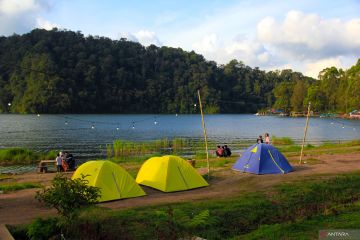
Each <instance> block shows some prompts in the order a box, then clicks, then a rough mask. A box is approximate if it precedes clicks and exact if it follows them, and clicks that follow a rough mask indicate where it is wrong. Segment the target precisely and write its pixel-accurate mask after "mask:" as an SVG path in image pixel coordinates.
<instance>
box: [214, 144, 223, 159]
mask: <svg viewBox="0 0 360 240" xmlns="http://www.w3.org/2000/svg"><path fill="white" fill-rule="evenodd" d="M216 156H217V157H223V156H224V149H223V148H222V147H220V146H217V149H216Z"/></svg>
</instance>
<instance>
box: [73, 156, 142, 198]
mask: <svg viewBox="0 0 360 240" xmlns="http://www.w3.org/2000/svg"><path fill="white" fill-rule="evenodd" d="M81 174H83V175H85V176H86V175H89V176H87V177H86V178H85V179H86V180H88V181H89V183H88V185H89V186H94V187H98V188H100V193H101V197H100V199H99V202H105V201H111V200H116V199H123V198H132V197H140V196H144V195H146V194H145V192H144V191H143V190H142V188H141V187H140V186H139V185H138V184H137V183H136V182H135V180H134V178H133V177H132V176H131V175H130V174H129V173H128V172H126V171H125V170H124V169H123V168H122V167H120V166H119V165H117V164H115V163H113V162H110V161H89V162H86V163H84V164H82V165H81V166H80V167H79V168H78V169H77V170H76V171H75V173H74V175H73V176H72V179H76V178H81Z"/></svg>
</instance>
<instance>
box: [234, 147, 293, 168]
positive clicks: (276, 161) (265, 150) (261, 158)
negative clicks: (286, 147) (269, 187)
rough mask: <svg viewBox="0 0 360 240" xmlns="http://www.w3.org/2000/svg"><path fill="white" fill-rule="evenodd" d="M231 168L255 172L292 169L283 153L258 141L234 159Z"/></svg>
mask: <svg viewBox="0 0 360 240" xmlns="http://www.w3.org/2000/svg"><path fill="white" fill-rule="evenodd" d="M233 170H237V171H241V172H249V173H255V174H278V173H283V174H284V173H288V172H291V171H292V170H293V168H292V167H291V165H290V164H289V162H288V161H287V160H286V158H285V157H284V155H282V154H281V152H279V150H277V149H276V148H275V147H273V146H272V145H269V144H265V143H260V144H254V145H252V146H251V147H249V148H248V149H247V150H246V151H245V152H244V153H243V154H242V156H241V157H240V158H239V159H238V160H237V161H236V163H235V164H234V166H233Z"/></svg>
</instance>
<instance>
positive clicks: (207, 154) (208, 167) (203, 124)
mask: <svg viewBox="0 0 360 240" xmlns="http://www.w3.org/2000/svg"><path fill="white" fill-rule="evenodd" d="M198 97H199V106H200V113H201V121H202V127H203V130H204V139H205V151H206V162H207V170H208V180H209V179H210V163H209V150H208V144H207V135H206V127H205V120H204V113H203V109H202V104H201V97H200V90H198Z"/></svg>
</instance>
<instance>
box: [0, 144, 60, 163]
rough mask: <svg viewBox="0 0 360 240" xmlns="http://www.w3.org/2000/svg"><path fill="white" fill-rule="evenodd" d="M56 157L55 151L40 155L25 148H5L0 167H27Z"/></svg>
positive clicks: (0, 154)
mask: <svg viewBox="0 0 360 240" xmlns="http://www.w3.org/2000/svg"><path fill="white" fill-rule="evenodd" d="M55 157H56V153H55V151H50V152H48V153H38V152H34V151H31V150H29V149H25V148H5V149H0V166H11V165H27V164H32V163H37V162H38V161H39V160H45V159H46V160H48V159H55Z"/></svg>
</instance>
